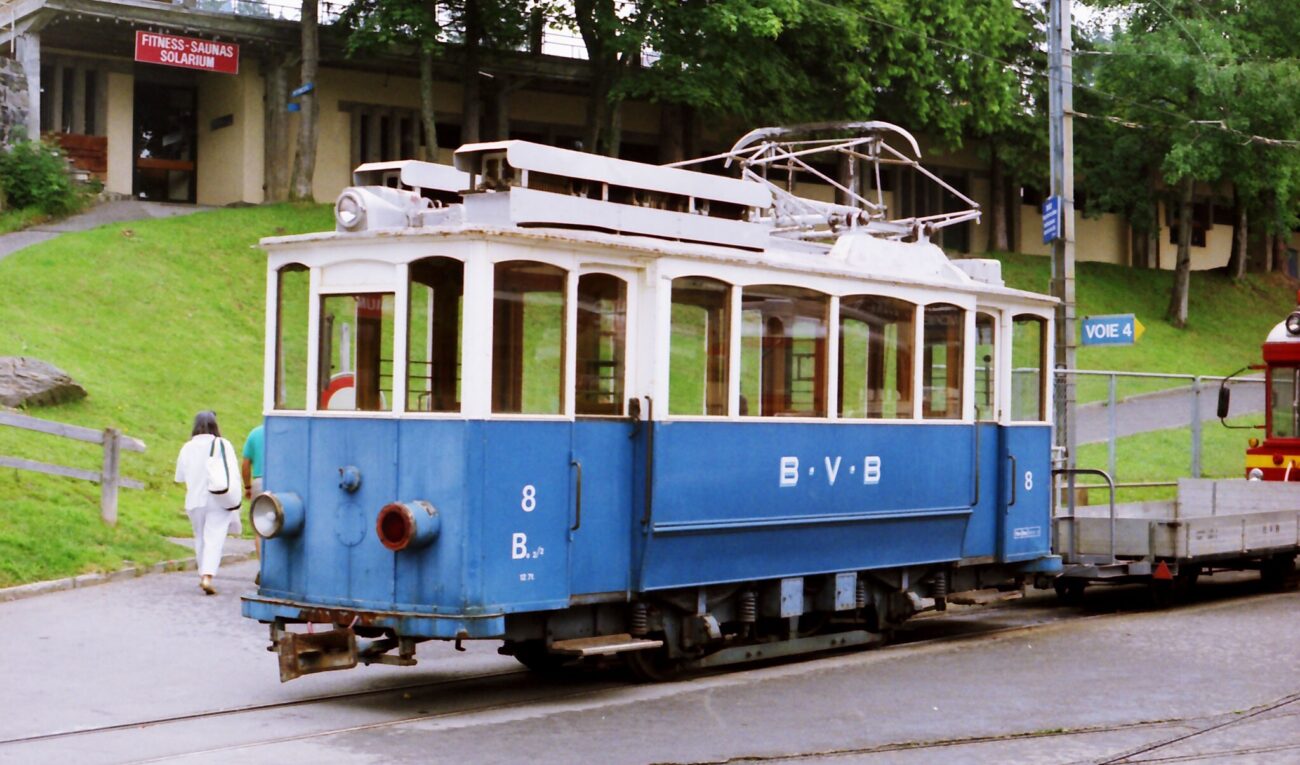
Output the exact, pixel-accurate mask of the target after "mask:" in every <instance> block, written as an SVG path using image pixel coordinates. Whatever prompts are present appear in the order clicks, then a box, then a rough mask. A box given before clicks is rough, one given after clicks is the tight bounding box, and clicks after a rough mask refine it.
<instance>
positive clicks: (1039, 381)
mask: <svg viewBox="0 0 1300 765" xmlns="http://www.w3.org/2000/svg"><path fill="white" fill-rule="evenodd" d="M1029 324H1035V325H1037V326H1038V330H1037V331H1038V349H1037V351H1038V352H1037V353H1036V354H1034V358H1036V359H1037V367H1038V371H1037V374H1036V376H1035V379H1034V383H1035V384H1034V385H1033V386H1032V388H1029V389H1031V390H1033V391H1034V393H1035V395H1036V396H1037V402H1036V403H1037V406H1036V407H1034V409H1033V410H1032V415H1033V416H1030V414H1031V411H1030V410H1026V408H1025V406H1024V403H1023V402H1024V398H1023V396H1022V395H1020V394H1019V393H1018V391H1021V390H1024V389H1026V387H1027V386H1024V385H1020V384H1018V383H1017V382H1016V371H1017V370H1018V369H1021V367H1020V366H1019V364H1018V361H1017V360H1018V359H1020V358H1023V355H1024V353H1025V352H1026V351H1025V350H1024V349H1025V345H1024V342H1023V341H1022V339H1021V338H1022V337H1023V334H1024V333H1023V332H1022V331H1021V327H1022V326H1026V325H1029ZM1047 334H1048V333H1047V319H1045V318H1044V317H1042V316H1039V315H1037V314H1032V313H1018V314H1016V315H1014V316H1012V317H1011V344H1010V345H1011V365H1010V366H1011V378H1010V382H1011V386H1010V388H1011V402H1010V410H1011V421H1012V422H1045V421H1046V420H1047Z"/></svg>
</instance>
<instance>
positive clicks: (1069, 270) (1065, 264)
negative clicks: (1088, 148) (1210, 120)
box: [1047, 0, 1078, 467]
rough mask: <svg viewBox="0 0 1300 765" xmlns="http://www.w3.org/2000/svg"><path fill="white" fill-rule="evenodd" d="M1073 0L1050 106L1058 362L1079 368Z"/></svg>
mask: <svg viewBox="0 0 1300 765" xmlns="http://www.w3.org/2000/svg"><path fill="white" fill-rule="evenodd" d="M1070 18H1071V15H1070V0H1048V21H1047V56H1048V72H1049V75H1050V76H1049V81H1048V99H1047V101H1048V111H1049V112H1050V118H1049V120H1048V122H1049V132H1050V137H1051V153H1052V161H1051V167H1052V196H1054V197H1056V198H1057V199H1059V200H1060V211H1061V213H1060V214H1061V221H1060V229H1059V230H1060V232H1061V235H1060V236H1059V237H1058V238H1057V239H1056V240H1055V241H1054V242H1053V243H1052V295H1053V296H1054V297H1056V298H1059V299H1060V300H1061V303H1060V305H1058V306H1057V307H1056V365H1057V368H1064V369H1067V370H1074V369H1077V368H1078V367H1077V364H1076V355H1077V354H1076V351H1077V345H1078V341H1077V340H1076V333H1075V315H1074V125H1073V123H1072V121H1071V120H1072V116H1073V113H1074V83H1073V79H1074V74H1073V68H1072V65H1071V63H1070V51H1071V43H1070ZM1076 384H1077V381H1076V379H1075V376H1074V375H1068V374H1067V375H1062V376H1060V378H1059V384H1058V385H1057V386H1056V391H1057V398H1056V444H1057V445H1058V446H1064V447H1065V448H1066V455H1067V462H1066V465H1067V467H1074V465H1075V462H1074V458H1075V454H1074V452H1075V444H1076V440H1077V438H1076V433H1075V428H1074V421H1075V405H1074V402H1075V388H1076Z"/></svg>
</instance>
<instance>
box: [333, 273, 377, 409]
mask: <svg viewBox="0 0 1300 765" xmlns="http://www.w3.org/2000/svg"><path fill="white" fill-rule="evenodd" d="M319 378H320V379H319V384H320V388H319V391H318V393H319V398H318V400H317V406H318V407H319V408H320V409H329V410H336V411H357V412H381V411H388V409H389V408H391V407H392V399H393V293H391V292H371V293H364V294H359V295H325V296H323V297H322V298H321V310H320V375H319Z"/></svg>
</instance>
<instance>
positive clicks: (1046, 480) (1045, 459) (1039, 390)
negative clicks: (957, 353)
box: [998, 314, 1052, 561]
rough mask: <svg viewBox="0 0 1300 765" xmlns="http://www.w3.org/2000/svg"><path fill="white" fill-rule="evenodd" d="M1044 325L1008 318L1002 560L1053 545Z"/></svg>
mask: <svg viewBox="0 0 1300 765" xmlns="http://www.w3.org/2000/svg"><path fill="white" fill-rule="evenodd" d="M1048 326H1049V325H1048V322H1047V320H1046V319H1044V318H1042V317H1039V316H1034V315H1030V314H1017V315H1015V316H1013V317H1012V318H1011V342H1010V345H1011V365H1010V366H1011V377H1010V388H1011V390H1010V402H1009V403H1010V411H1008V412H1007V415H1008V416H1007V418H1006V419H1005V420H1004V423H1005V424H1004V425H1003V426H1002V427H1001V428H1000V430H1001V437H1000V438H999V442H1000V445H999V457H1000V470H999V473H1000V480H999V484H1000V486H999V496H1000V501H999V505H1000V509H1001V511H1002V512H1001V524H1000V526H1001V533H1000V534H999V550H998V557H999V559H1000V560H1002V561H1019V560H1027V559H1030V558H1035V557H1037V556H1039V555H1042V554H1044V553H1047V552H1049V551H1050V550H1049V548H1050V546H1051V537H1050V530H1051V529H1050V526H1051V518H1050V500H1051V485H1052V481H1051V469H1052V464H1051V449H1052V427H1051V424H1050V422H1048V412H1047V377H1046V370H1047V337H1048Z"/></svg>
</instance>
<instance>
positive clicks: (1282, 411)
mask: <svg viewBox="0 0 1300 765" xmlns="http://www.w3.org/2000/svg"><path fill="white" fill-rule="evenodd" d="M1269 377H1270V386H1269V387H1270V390H1269V409H1270V410H1271V411H1270V412H1269V418H1268V421H1269V428H1270V430H1269V436H1270V437H1272V438H1300V400H1297V398H1296V396H1297V394H1298V393H1300V385H1297V382H1300V380H1297V378H1300V369H1297V368H1295V367H1273V368H1272V369H1270V370H1269Z"/></svg>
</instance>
